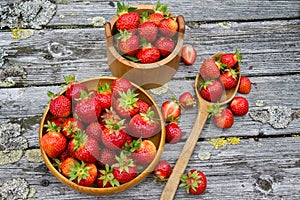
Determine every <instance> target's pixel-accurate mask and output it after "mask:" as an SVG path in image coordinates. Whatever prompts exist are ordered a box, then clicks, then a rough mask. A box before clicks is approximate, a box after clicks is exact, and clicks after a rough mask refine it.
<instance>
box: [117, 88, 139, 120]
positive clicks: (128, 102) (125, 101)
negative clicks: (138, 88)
mask: <svg viewBox="0 0 300 200" xmlns="http://www.w3.org/2000/svg"><path fill="white" fill-rule="evenodd" d="M119 94H120V98H118V99H116V100H115V101H114V102H113V108H114V110H115V111H116V113H117V114H118V115H119V116H120V117H121V118H130V117H132V116H134V115H135V114H137V113H138V112H139V104H137V100H138V99H139V98H138V93H134V91H133V90H130V89H129V90H127V92H126V93H125V92H120V93H119Z"/></svg>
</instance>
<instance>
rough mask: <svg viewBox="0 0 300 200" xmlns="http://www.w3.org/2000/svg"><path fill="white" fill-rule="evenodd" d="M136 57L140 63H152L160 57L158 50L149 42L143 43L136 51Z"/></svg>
mask: <svg viewBox="0 0 300 200" xmlns="http://www.w3.org/2000/svg"><path fill="white" fill-rule="evenodd" d="M136 58H137V59H138V60H139V61H140V62H141V63H144V64H145V63H154V62H157V61H159V59H160V51H159V50H158V48H156V47H155V46H153V45H152V44H151V43H143V45H142V48H141V49H140V50H139V51H138V52H137V54H136Z"/></svg>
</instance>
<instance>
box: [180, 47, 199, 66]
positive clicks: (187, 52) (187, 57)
mask: <svg viewBox="0 0 300 200" xmlns="http://www.w3.org/2000/svg"><path fill="white" fill-rule="evenodd" d="M181 57H182V60H183V62H184V63H185V64H186V65H192V64H194V62H195V61H196V58H197V52H196V49H195V48H194V47H193V46H191V45H185V46H183V47H182V49H181Z"/></svg>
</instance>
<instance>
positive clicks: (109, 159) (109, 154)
mask: <svg viewBox="0 0 300 200" xmlns="http://www.w3.org/2000/svg"><path fill="white" fill-rule="evenodd" d="M99 162H100V164H101V165H103V166H105V165H106V164H108V165H113V164H114V163H116V162H117V160H116V151H114V150H112V149H109V148H103V149H102V150H101V152H100V156H99Z"/></svg>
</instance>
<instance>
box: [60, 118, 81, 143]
mask: <svg viewBox="0 0 300 200" xmlns="http://www.w3.org/2000/svg"><path fill="white" fill-rule="evenodd" d="M83 129H84V126H83V124H82V122H81V121H79V120H78V119H76V118H73V117H71V118H68V119H66V120H65V121H64V123H63V125H62V133H63V134H64V135H65V136H66V137H67V138H73V137H74V134H76V132H77V131H78V130H81V131H82V130H83Z"/></svg>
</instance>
